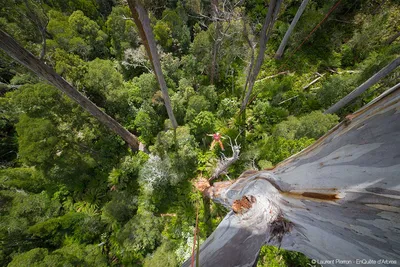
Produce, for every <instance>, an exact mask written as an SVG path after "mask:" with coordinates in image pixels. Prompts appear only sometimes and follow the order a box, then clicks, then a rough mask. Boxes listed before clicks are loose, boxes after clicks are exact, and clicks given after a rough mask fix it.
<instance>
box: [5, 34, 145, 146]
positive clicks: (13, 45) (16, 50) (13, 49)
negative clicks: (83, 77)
mask: <svg viewBox="0 0 400 267" xmlns="http://www.w3.org/2000/svg"><path fill="white" fill-rule="evenodd" d="M0 48H1V49H2V50H4V51H5V52H6V53H7V54H8V55H9V56H11V57H12V58H14V59H15V60H16V61H18V62H19V63H21V64H22V65H23V66H25V67H27V68H28V69H30V70H31V71H33V72H34V73H35V74H36V75H38V76H39V77H41V78H43V79H45V80H46V81H48V82H49V83H50V84H52V85H54V86H55V87H56V88H58V89H59V90H60V91H61V92H63V93H65V94H66V95H67V96H68V97H70V98H71V99H72V100H74V101H75V102H76V103H77V104H78V105H79V106H81V107H82V108H83V109H84V110H86V111H88V112H89V113H90V114H92V115H93V116H94V117H95V118H96V119H98V120H99V121H100V122H101V123H102V124H103V125H104V126H106V127H107V128H108V129H110V130H112V131H113V132H114V133H116V134H117V135H119V136H120V137H121V138H122V139H124V140H125V142H127V143H128V145H129V146H130V148H131V149H132V150H133V151H136V150H139V145H140V143H139V141H138V139H137V137H136V136H135V135H133V134H132V133H130V132H129V131H128V130H127V129H125V128H124V127H123V126H122V125H121V124H119V123H118V122H117V121H116V120H114V119H113V118H111V117H110V116H109V115H108V114H106V113H105V112H104V111H102V110H101V109H99V108H98V107H97V106H96V105H95V104H94V103H93V102H91V101H90V100H89V99H88V98H87V97H85V96H84V95H83V94H81V93H80V92H79V91H78V90H76V89H75V88H74V87H73V86H72V85H71V84H69V83H68V82H67V81H66V80H64V79H63V78H62V77H61V76H60V75H58V74H57V73H56V72H55V71H54V69H52V68H51V67H49V66H47V65H46V64H45V63H44V62H43V61H40V60H39V59H37V58H36V57H35V56H34V55H33V54H32V53H30V52H29V51H27V50H26V49H25V48H23V47H22V46H21V45H19V44H18V43H17V42H16V41H15V40H14V39H13V38H12V37H11V36H10V35H8V34H7V33H5V32H4V31H2V30H0Z"/></svg>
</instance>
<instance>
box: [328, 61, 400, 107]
mask: <svg viewBox="0 0 400 267" xmlns="http://www.w3.org/2000/svg"><path fill="white" fill-rule="evenodd" d="M399 65H400V57H398V58H396V59H395V60H393V61H392V62H391V63H390V64H389V65H387V66H386V67H384V68H383V69H381V70H380V71H378V72H377V73H375V74H374V75H373V76H372V77H371V78H369V79H368V80H367V81H366V82H364V83H363V84H361V85H360V86H359V87H357V88H356V89H354V90H353V91H352V92H351V93H350V94H348V95H346V96H345V97H343V98H342V99H341V100H340V101H339V102H337V103H336V104H334V105H333V106H331V107H330V108H328V109H327V110H326V111H325V114H330V113H335V112H337V111H338V110H339V109H341V108H343V107H344V106H346V105H347V104H348V103H350V102H351V101H353V100H354V99H355V98H357V97H359V96H360V95H361V94H362V93H364V92H365V91H366V90H367V89H368V88H370V87H371V86H372V85H374V84H376V83H377V82H379V80H380V79H382V78H383V77H385V76H386V75H388V74H389V73H390V72H392V71H393V70H394V69H395V68H397V67H398V66H399Z"/></svg>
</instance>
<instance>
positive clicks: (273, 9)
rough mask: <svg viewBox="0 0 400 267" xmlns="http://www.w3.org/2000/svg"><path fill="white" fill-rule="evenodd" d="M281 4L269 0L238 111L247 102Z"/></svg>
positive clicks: (244, 106) (279, 1)
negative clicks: (244, 92)
mask: <svg viewBox="0 0 400 267" xmlns="http://www.w3.org/2000/svg"><path fill="white" fill-rule="evenodd" d="M281 4H282V0H271V1H270V2H269V6H268V13H267V15H266V17H265V21H264V24H263V27H262V29H261V33H260V41H259V49H258V55H257V58H256V61H255V63H254V64H253V63H252V62H251V63H250V64H251V65H254V66H253V67H252V69H251V70H249V77H248V79H247V82H246V84H245V91H246V94H245V97H244V99H243V101H242V105H241V107H240V112H243V111H244V110H245V109H246V106H247V104H248V102H249V99H250V96H251V93H252V91H253V86H254V83H255V81H256V79H257V76H258V73H259V72H260V70H261V65H262V63H263V62H264V57H265V50H266V46H267V42H268V40H269V37H270V36H271V33H272V28H273V26H274V24H275V20H276V17H277V15H278V13H279V9H280V6H281ZM246 87H247V88H246ZM246 89H247V90H246Z"/></svg>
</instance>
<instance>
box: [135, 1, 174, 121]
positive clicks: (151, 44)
mask: <svg viewBox="0 0 400 267" xmlns="http://www.w3.org/2000/svg"><path fill="white" fill-rule="evenodd" d="M128 4H129V8H130V9H131V12H132V16H133V20H134V21H135V24H136V26H137V28H138V30H139V35H140V38H141V39H142V42H143V45H144V47H145V48H146V51H147V55H148V56H149V59H150V62H151V65H152V66H153V69H154V73H155V75H156V78H157V81H158V84H159V85H160V89H161V92H162V95H163V99H164V104H165V108H166V109H167V113H168V117H169V119H170V120H171V123H172V127H173V128H174V129H176V128H177V127H178V123H177V122H176V119H175V116H174V112H173V110H172V106H171V100H170V98H169V94H168V88H167V84H166V82H165V79H164V75H163V72H162V69H161V62H160V58H159V56H158V52H157V46H156V42H155V39H154V35H153V32H152V30H151V26H150V19H149V16H148V14H147V11H146V10H145V9H144V7H143V6H142V5H141V4H140V3H139V1H138V0H128Z"/></svg>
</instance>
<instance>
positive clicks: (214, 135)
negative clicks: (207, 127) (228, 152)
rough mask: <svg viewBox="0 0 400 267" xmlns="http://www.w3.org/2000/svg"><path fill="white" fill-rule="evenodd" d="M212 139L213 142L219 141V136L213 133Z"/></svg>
mask: <svg viewBox="0 0 400 267" xmlns="http://www.w3.org/2000/svg"><path fill="white" fill-rule="evenodd" d="M213 138H214V140H215V141H219V140H221V135H220V134H216V133H215V134H213Z"/></svg>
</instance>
